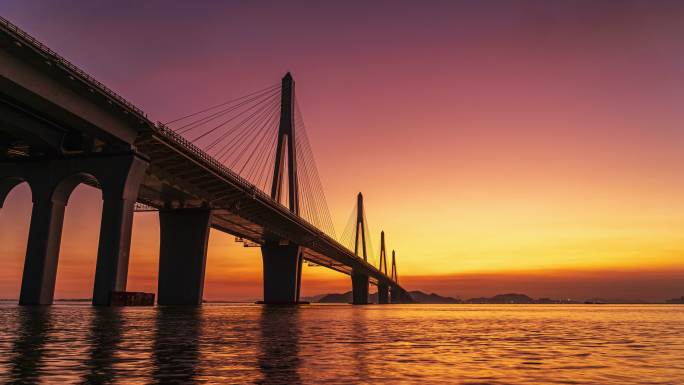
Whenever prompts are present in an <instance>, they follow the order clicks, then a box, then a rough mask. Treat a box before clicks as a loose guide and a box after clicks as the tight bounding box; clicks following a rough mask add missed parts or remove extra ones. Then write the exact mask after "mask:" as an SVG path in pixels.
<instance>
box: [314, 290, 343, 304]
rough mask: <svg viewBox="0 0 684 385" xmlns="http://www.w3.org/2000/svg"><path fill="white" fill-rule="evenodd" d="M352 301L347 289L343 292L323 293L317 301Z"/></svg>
mask: <svg viewBox="0 0 684 385" xmlns="http://www.w3.org/2000/svg"><path fill="white" fill-rule="evenodd" d="M351 301H352V292H351V291H348V292H346V293H344V294H336V293H335V294H324V295H323V296H321V297H320V299H319V300H318V301H317V302H320V303H350V302H351Z"/></svg>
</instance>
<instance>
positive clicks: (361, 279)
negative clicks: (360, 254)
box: [351, 272, 368, 305]
mask: <svg viewBox="0 0 684 385" xmlns="http://www.w3.org/2000/svg"><path fill="white" fill-rule="evenodd" d="M351 279H352V303H353V304H354V305H366V304H368V276H367V275H366V274H361V273H357V272H352V274H351Z"/></svg>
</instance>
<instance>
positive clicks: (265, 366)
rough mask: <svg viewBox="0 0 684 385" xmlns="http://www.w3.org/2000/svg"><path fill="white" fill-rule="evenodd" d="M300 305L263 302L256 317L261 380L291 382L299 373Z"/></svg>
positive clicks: (268, 382) (298, 378) (269, 382)
mask: <svg viewBox="0 0 684 385" xmlns="http://www.w3.org/2000/svg"><path fill="white" fill-rule="evenodd" d="M299 326H300V322H299V308H298V307H292V306H286V307H283V306H264V307H263V308H262V309H261V316H260V317H259V330H260V335H261V338H260V339H259V369H261V372H262V374H263V377H262V378H261V379H260V380H259V381H258V382H259V383H264V384H281V383H282V384H293V383H295V384H296V383H299V382H301V379H300V377H299V365H300V364H301V362H300V360H299Z"/></svg>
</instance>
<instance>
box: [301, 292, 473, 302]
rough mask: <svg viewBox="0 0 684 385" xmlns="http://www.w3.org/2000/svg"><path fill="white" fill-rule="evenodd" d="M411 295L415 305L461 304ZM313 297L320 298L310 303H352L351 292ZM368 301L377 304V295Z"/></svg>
mask: <svg viewBox="0 0 684 385" xmlns="http://www.w3.org/2000/svg"><path fill="white" fill-rule="evenodd" d="M409 294H410V295H411V298H413V300H414V301H415V302H416V303H462V301H461V300H459V299H456V298H452V297H442V296H440V295H438V294H435V293H431V294H427V293H424V292H422V291H417V290H416V291H411V292H409ZM315 297H320V298H319V299H318V301H310V302H319V303H350V302H352V292H351V291H348V292H346V293H343V294H325V295H322V296H314V297H310V298H315ZM368 297H369V298H368V300H369V301H370V302H371V303H378V293H372V294H370V295H369V296H368Z"/></svg>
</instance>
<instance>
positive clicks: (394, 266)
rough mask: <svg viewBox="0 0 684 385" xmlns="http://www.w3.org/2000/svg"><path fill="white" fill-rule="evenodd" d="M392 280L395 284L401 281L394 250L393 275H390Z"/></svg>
mask: <svg viewBox="0 0 684 385" xmlns="http://www.w3.org/2000/svg"><path fill="white" fill-rule="evenodd" d="M390 278H391V279H392V281H394V282H395V283H396V282H398V281H399V277H398V276H397V259H396V253H395V252H394V250H392V275H390Z"/></svg>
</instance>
